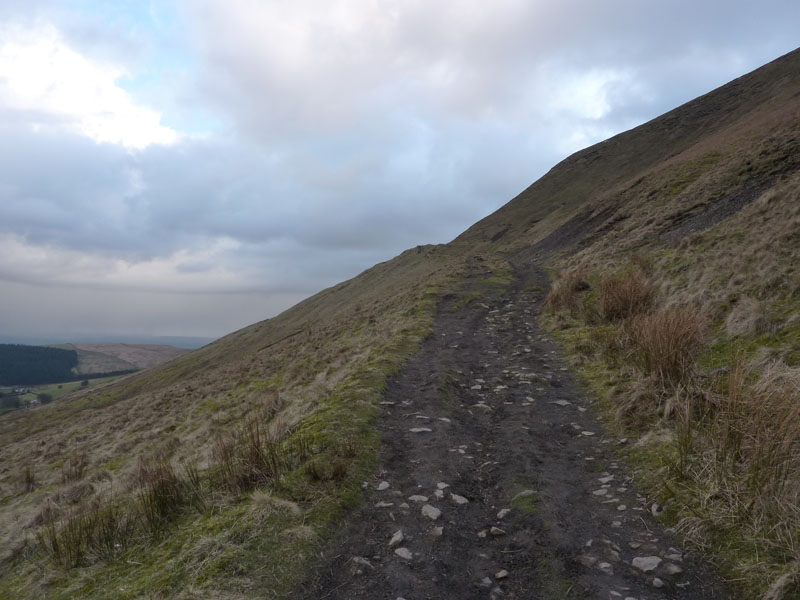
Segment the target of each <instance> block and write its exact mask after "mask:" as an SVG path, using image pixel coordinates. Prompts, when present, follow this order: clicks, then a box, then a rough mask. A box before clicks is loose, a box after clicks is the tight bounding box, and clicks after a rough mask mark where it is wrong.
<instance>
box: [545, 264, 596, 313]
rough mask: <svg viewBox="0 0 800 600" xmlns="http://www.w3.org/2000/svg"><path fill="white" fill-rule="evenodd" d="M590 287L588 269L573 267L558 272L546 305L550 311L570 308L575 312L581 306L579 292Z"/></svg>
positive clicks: (569, 309)
mask: <svg viewBox="0 0 800 600" xmlns="http://www.w3.org/2000/svg"><path fill="white" fill-rule="evenodd" d="M589 288H590V286H589V282H588V270H587V269H586V268H584V267H572V268H569V269H566V270H563V271H559V272H558V273H556V275H555V278H554V280H553V283H552V285H551V287H550V291H549V292H548V294H547V298H545V307H546V308H547V310H549V311H550V313H555V312H556V311H559V310H568V311H569V312H570V313H575V312H576V311H577V310H578V309H579V307H580V300H579V295H578V293H579V292H582V291H585V290H588V289H589Z"/></svg>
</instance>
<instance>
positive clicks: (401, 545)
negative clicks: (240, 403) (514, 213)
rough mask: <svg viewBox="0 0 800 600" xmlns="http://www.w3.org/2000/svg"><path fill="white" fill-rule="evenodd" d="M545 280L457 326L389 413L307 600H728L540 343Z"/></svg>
mask: <svg viewBox="0 0 800 600" xmlns="http://www.w3.org/2000/svg"><path fill="white" fill-rule="evenodd" d="M545 287H546V277H545V275H544V274H543V273H542V272H541V271H539V270H535V269H531V268H526V269H521V270H520V271H519V272H518V274H517V278H516V280H515V282H514V284H513V285H512V287H511V289H510V290H509V291H508V292H507V293H506V294H505V295H504V296H503V297H497V298H492V299H488V300H485V302H484V303H477V302H472V303H470V305H468V306H467V307H465V308H462V309H460V310H453V309H452V303H450V304H448V303H447V302H445V303H444V304H443V306H442V307H441V309H440V311H439V314H438V316H437V319H436V323H435V327H434V333H433V335H431V336H430V337H429V338H428V340H427V341H426V342H425V344H424V346H423V348H422V350H421V351H420V353H419V354H418V355H417V356H416V357H415V358H414V359H412V360H411V361H410V362H409V363H408V364H407V366H406V367H405V368H404V369H403V371H402V373H401V374H400V375H399V376H398V377H397V378H396V380H395V381H394V382H393V383H392V384H391V386H390V388H389V390H388V391H387V394H386V398H385V405H386V413H385V416H384V417H383V419H382V421H381V424H380V427H381V433H382V435H383V444H384V446H383V450H382V459H383V462H382V469H381V471H380V472H379V473H377V474H376V477H375V479H374V480H372V481H370V482H368V484H367V485H368V492H367V494H366V502H365V503H364V505H363V506H362V508H361V509H359V510H358V511H356V513H355V514H353V515H352V518H351V519H349V520H348V523H347V524H346V525H345V526H343V528H342V531H341V532H340V533H339V534H338V535H336V536H335V538H334V540H335V541H334V543H333V545H332V547H331V548H330V549H329V550H328V552H327V553H326V555H325V557H324V560H323V567H322V569H321V571H320V572H319V573H318V575H317V577H316V578H314V579H313V581H310V582H309V583H308V584H307V585H306V586H305V589H304V592H303V596H302V597H303V598H308V599H312V598H313V599H322V598H331V599H333V598H336V599H342V600H352V599H356V598H369V599H387V600H397V599H405V600H422V599H434V598H436V599H439V598H442V599H444V598H453V599H459V600H461V599H469V598H482V599H487V598H490V599H500V598H508V599H522V598H525V599H537V598H542V599H556V598H558V599H561V598H592V599H605V598H608V599H609V600H616V599H619V600H626V599H628V600H630V599H636V600H643V599H657V598H687V599H699V598H727V597H728V596H727V594H726V593H725V591H724V588H723V587H722V586H721V585H720V584H719V583H718V581H717V580H716V579H715V578H714V577H713V576H711V575H709V573H708V572H707V571H706V570H705V568H704V567H702V566H701V565H699V564H697V563H696V562H695V561H693V560H692V558H691V557H690V556H688V555H687V554H686V553H684V552H682V550H681V549H680V548H679V547H678V546H677V542H675V541H674V540H672V539H671V537H670V536H669V535H668V534H667V533H666V532H665V531H664V529H663V528H662V527H661V526H660V525H659V524H658V523H657V522H656V521H655V520H654V519H653V518H652V517H651V516H650V514H649V508H648V506H647V502H646V499H645V498H643V497H641V496H639V495H638V494H637V492H636V490H635V489H634V488H633V486H632V485H631V478H630V475H629V474H628V473H627V472H626V470H625V467H624V465H622V464H620V463H618V462H615V459H614V456H613V450H612V448H613V446H614V445H615V444H616V443H618V440H616V439H614V438H609V437H608V436H606V435H605V434H604V432H603V429H602V427H601V425H600V423H599V422H598V421H597V419H596V417H595V415H594V411H593V408H592V406H591V403H590V401H589V399H588V398H587V395H586V393H585V391H584V390H582V389H581V387H580V386H579V384H578V382H577V381H576V379H575V377H574V375H573V374H572V373H571V372H570V371H568V370H567V368H566V366H565V365H564V364H563V363H562V362H561V360H560V358H559V356H558V353H557V350H556V346H555V345H554V344H553V342H552V341H550V340H549V339H548V337H547V336H546V335H544V334H543V333H542V332H541V331H540V330H539V329H538V327H537V324H536V315H537V312H538V310H539V308H540V306H541V302H542V299H543V294H544V292H543V290H544V289H545Z"/></svg>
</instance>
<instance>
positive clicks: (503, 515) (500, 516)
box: [497, 508, 511, 519]
mask: <svg viewBox="0 0 800 600" xmlns="http://www.w3.org/2000/svg"><path fill="white" fill-rule="evenodd" d="M510 512H511V509H510V508H503V509H501V510H500V511H499V512H498V513H497V518H498V519H505V518H506V517H507V516H508V513H510Z"/></svg>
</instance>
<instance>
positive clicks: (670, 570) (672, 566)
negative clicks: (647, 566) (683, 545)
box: [664, 563, 683, 575]
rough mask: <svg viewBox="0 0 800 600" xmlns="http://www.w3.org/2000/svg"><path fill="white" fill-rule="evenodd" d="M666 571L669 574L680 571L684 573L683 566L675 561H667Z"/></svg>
mask: <svg viewBox="0 0 800 600" xmlns="http://www.w3.org/2000/svg"><path fill="white" fill-rule="evenodd" d="M664 572H665V573H666V574H667V575H678V574H680V573H683V568H682V567H680V566H678V565H676V564H674V563H666V564H665V565H664Z"/></svg>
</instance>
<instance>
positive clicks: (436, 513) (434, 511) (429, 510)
mask: <svg viewBox="0 0 800 600" xmlns="http://www.w3.org/2000/svg"><path fill="white" fill-rule="evenodd" d="M422 515H423V516H425V517H428V518H429V519H430V520H431V521H435V520H436V519H438V518H439V517H441V516H442V511H440V510H439V509H438V508H436V507H435V506H431V505H430V504H426V505H424V506H423V507H422Z"/></svg>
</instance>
